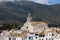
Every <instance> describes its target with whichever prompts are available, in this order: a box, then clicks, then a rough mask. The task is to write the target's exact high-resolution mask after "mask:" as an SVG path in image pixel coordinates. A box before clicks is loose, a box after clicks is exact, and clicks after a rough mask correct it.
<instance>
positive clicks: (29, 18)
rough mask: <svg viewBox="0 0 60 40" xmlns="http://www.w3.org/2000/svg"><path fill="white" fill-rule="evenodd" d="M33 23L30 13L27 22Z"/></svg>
mask: <svg viewBox="0 0 60 40" xmlns="http://www.w3.org/2000/svg"><path fill="white" fill-rule="evenodd" d="M31 21H32V17H31V14H30V13H28V17H27V22H31Z"/></svg>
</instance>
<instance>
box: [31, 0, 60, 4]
mask: <svg viewBox="0 0 60 40" xmlns="http://www.w3.org/2000/svg"><path fill="white" fill-rule="evenodd" d="M31 1H34V2H37V3H42V4H47V5H52V4H60V0H31Z"/></svg>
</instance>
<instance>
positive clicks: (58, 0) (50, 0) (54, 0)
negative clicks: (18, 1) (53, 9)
mask: <svg viewBox="0 0 60 40" xmlns="http://www.w3.org/2000/svg"><path fill="white" fill-rule="evenodd" d="M0 1H1V0H0ZM10 1H12V0H10ZM30 1H34V2H37V3H41V4H47V5H52V4H60V0H30Z"/></svg>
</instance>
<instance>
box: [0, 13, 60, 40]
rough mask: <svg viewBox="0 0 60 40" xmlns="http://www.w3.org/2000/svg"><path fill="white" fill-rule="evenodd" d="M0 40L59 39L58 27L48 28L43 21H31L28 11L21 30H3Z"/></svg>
mask: <svg viewBox="0 0 60 40" xmlns="http://www.w3.org/2000/svg"><path fill="white" fill-rule="evenodd" d="M0 40H60V29H59V28H55V27H51V28H49V27H48V24H47V23H45V22H36V21H32V17H31V16H30V13H29V14H28V17H27V21H26V23H24V25H23V26H22V27H21V30H15V29H12V30H10V31H3V32H2V33H1V35H0Z"/></svg>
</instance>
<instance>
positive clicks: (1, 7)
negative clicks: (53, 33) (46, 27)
mask: <svg viewBox="0 0 60 40" xmlns="http://www.w3.org/2000/svg"><path fill="white" fill-rule="evenodd" d="M29 12H30V13H31V15H32V17H33V21H44V22H47V23H49V24H60V5H58V4H56V5H43V4H38V3H35V2H32V1H19V2H17V1H15V2H0V23H24V22H25V21H26V17H27V14H28V13H29Z"/></svg>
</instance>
